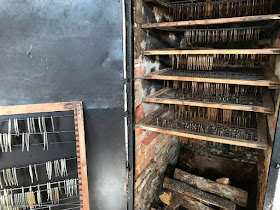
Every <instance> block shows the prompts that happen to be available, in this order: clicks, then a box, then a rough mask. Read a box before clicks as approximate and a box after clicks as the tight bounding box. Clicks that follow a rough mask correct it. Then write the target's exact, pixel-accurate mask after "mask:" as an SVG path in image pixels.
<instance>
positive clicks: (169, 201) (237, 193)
mask: <svg viewBox="0 0 280 210" xmlns="http://www.w3.org/2000/svg"><path fill="white" fill-rule="evenodd" d="M222 181H223V182H221V181H220V180H218V181H216V182H215V181H211V180H209V179H205V178H203V177H199V176H196V175H192V174H190V173H187V172H185V171H182V170H180V169H176V170H175V173H174V177H173V179H171V178H165V180H164V182H163V187H164V188H165V192H164V193H163V194H162V195H160V200H161V201H162V202H163V203H165V204H166V205H168V207H169V209H176V208H178V207H179V206H182V207H184V208H186V209H189V210H213V209H214V208H217V207H219V208H221V209H228V210H234V209H236V206H237V205H239V206H241V207H246V206H247V198H248V192H247V191H244V190H242V189H239V188H236V187H233V186H230V185H228V182H227V179H222Z"/></svg>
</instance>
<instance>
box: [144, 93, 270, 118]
mask: <svg viewBox="0 0 280 210" xmlns="http://www.w3.org/2000/svg"><path fill="white" fill-rule="evenodd" d="M171 91H173V89H171V88H164V89H162V90H159V91H157V92H155V93H154V94H152V95H150V96H147V97H145V98H144V99H143V102H148V103H159V104H175V105H188V106H198V107H210V108H219V109H230V110H240V111H250V112H260V113H265V114H274V104H273V101H272V97H271V94H270V93H269V92H268V90H267V89H265V88H263V92H262V97H263V106H252V105H243V104H227V103H214V102H204V101H196V100H186V99H185V100H183V99H171V98H168V97H160V96H162V95H164V94H167V93H168V92H171Z"/></svg>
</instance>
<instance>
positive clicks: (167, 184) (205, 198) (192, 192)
mask: <svg viewBox="0 0 280 210" xmlns="http://www.w3.org/2000/svg"><path fill="white" fill-rule="evenodd" d="M163 187H164V188H166V189H169V190H172V191H175V192H178V193H180V194H182V195H186V196H189V197H191V198H194V199H197V200H200V201H201V202H203V203H206V204H211V205H214V206H218V207H220V208H223V209H228V210H234V209H235V208H236V205H235V204H234V203H233V202H231V201H229V200H227V199H225V198H222V197H219V196H216V195H213V194H210V193H206V192H203V191H201V190H200V189H198V188H195V187H192V186H191V185H188V184H186V183H184V182H181V181H178V180H175V179H170V178H165V179H164V182H163Z"/></svg>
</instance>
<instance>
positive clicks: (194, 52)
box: [144, 48, 280, 55]
mask: <svg viewBox="0 0 280 210" xmlns="http://www.w3.org/2000/svg"><path fill="white" fill-rule="evenodd" d="M214 54H227V55H234V54H239V55H241V54H251V55H252V54H255V55H258V54H260V55H277V54H278V55H279V54H280V48H266V49H201V50H180V49H161V50H146V51H145V52H144V55H214Z"/></svg>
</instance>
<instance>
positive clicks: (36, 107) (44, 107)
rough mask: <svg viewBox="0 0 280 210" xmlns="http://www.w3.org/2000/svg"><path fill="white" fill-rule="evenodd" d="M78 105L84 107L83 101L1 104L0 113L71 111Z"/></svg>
mask: <svg viewBox="0 0 280 210" xmlns="http://www.w3.org/2000/svg"><path fill="white" fill-rule="evenodd" d="M78 106H79V107H82V102H81V101H73V102H59V103H43V104H27V105H11V106H0V115H17V114H33V113H43V112H61V111H70V110H76V109H77V107H78Z"/></svg>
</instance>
